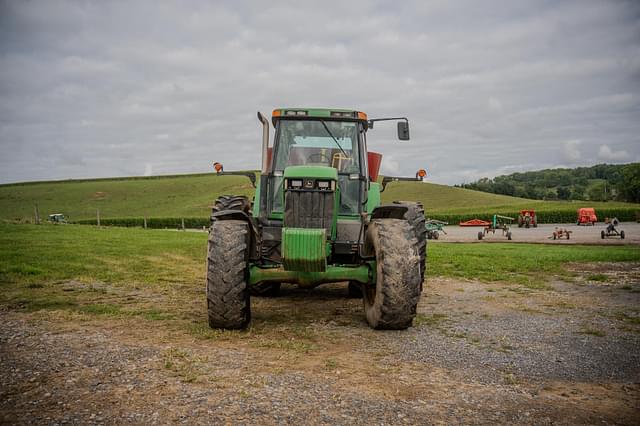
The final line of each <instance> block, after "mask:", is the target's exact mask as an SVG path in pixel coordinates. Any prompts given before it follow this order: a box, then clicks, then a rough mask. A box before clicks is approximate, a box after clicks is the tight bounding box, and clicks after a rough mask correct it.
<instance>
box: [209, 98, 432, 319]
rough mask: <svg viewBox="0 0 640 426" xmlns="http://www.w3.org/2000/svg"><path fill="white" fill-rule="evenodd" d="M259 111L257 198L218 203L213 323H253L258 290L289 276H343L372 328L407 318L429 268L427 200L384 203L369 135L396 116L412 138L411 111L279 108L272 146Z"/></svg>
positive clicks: (301, 279) (292, 279) (212, 238)
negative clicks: (387, 114) (375, 115)
mask: <svg viewBox="0 0 640 426" xmlns="http://www.w3.org/2000/svg"><path fill="white" fill-rule="evenodd" d="M258 119H259V120H260V122H261V123H262V130H263V133H262V167H261V171H260V180H259V183H258V187H257V189H256V193H255V197H254V202H253V203H252V202H250V201H249V200H248V199H247V197H243V196H223V197H220V198H218V200H216V202H215V206H214V208H213V211H212V216H211V218H212V225H211V227H210V230H209V245H208V256H207V305H208V317H209V326H210V327H212V328H225V329H242V328H246V327H247V325H248V324H249V321H250V319H251V307H250V296H251V294H255V293H268V294H270V295H276V294H277V292H278V289H279V288H280V283H283V282H286V283H295V284H297V285H298V286H299V287H304V288H313V287H316V286H318V285H321V284H324V283H330V282H344V281H346V282H348V283H349V286H348V289H349V293H350V294H351V295H358V294H360V295H361V297H363V302H364V311H365V315H366V319H367V322H368V323H369V325H370V326H371V327H373V328H376V329H405V328H407V327H410V326H411V324H412V322H413V319H414V317H415V315H416V307H417V304H418V300H419V299H420V293H421V290H422V282H423V279H424V271H425V260H426V241H427V228H426V226H425V217H424V209H423V207H422V205H421V204H420V203H415V202H394V203H393V204H390V205H381V203H380V192H381V185H380V184H379V183H377V182H376V180H377V177H378V172H379V169H380V162H381V159H382V155H381V154H378V153H375V152H367V143H366V139H365V135H366V133H367V132H368V131H370V130H371V129H372V128H373V125H374V123H375V122H376V121H383V120H395V121H398V138H399V139H400V140H409V122H408V120H407V119H406V118H404V117H402V118H384V119H373V120H370V119H368V118H367V115H366V114H365V113H363V112H359V111H353V110H344V109H309V108H283V109H276V110H274V111H273V114H272V117H271V122H272V124H273V126H274V127H275V141H274V144H273V146H271V147H270V146H269V120H268V119H267V118H266V117H265V116H264V115H262V114H261V113H258ZM370 143H371V141H370V140H369V144H370ZM220 169H222V167H220ZM221 172H222V170H220V172H218V174H219V175H220V174H223V173H224V174H229V173H227V172H223V173H221ZM420 175H422V176H420ZM423 177H424V174H422V173H419V176H417V178H418V179H422V178H423ZM395 179H398V178H395ZM393 180H394V178H392V179H391V181H393ZM398 180H400V179H398ZM402 180H406V178H403V179H402ZM410 180H417V179H413V178H412V179H410Z"/></svg>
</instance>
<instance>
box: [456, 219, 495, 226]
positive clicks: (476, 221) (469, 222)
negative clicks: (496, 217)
mask: <svg viewBox="0 0 640 426" xmlns="http://www.w3.org/2000/svg"><path fill="white" fill-rule="evenodd" d="M488 225H491V222H487V221H486V220H481V219H471V220H467V221H466V222H460V223H459V226H488Z"/></svg>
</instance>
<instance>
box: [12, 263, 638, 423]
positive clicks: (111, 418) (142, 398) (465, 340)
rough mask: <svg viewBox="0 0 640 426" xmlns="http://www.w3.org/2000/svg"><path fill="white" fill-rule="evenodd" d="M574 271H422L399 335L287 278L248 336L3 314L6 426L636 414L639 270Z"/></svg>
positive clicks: (261, 305)
mask: <svg viewBox="0 0 640 426" xmlns="http://www.w3.org/2000/svg"><path fill="white" fill-rule="evenodd" d="M594 270H597V271H598V272H599V273H601V274H604V275H606V276H607V277H610V279H607V280H606V281H604V282H603V281H599V282H591V281H588V279H587V277H588V276H589V274H591V273H592V272H593V271H594ZM575 271H576V273H577V274H578V278H576V280H575V281H574V282H572V283H566V282H555V283H553V289H550V290H538V291H530V290H528V289H523V288H520V287H514V286H512V285H509V284H491V285H489V284H483V283H478V282H475V281H458V280H450V279H432V280H429V281H428V283H427V286H426V288H425V293H424V294H423V297H422V300H421V303H420V306H419V316H418V318H417V320H416V326H415V327H413V328H411V329H410V330H408V331H404V332H376V331H373V330H370V329H369V328H368V327H367V326H366V323H365V322H364V319H363V314H362V306H361V301H359V300H357V299H346V298H345V295H346V290H345V288H344V286H328V287H321V288H318V289H316V290H314V291H312V292H308V291H303V290H298V289H294V288H292V287H285V288H284V289H283V294H282V296H281V297H279V298H276V299H266V298H263V299H255V303H254V308H253V311H254V322H255V323H256V324H258V326H257V328H256V329H255V330H252V331H249V332H245V333H227V334H225V333H221V334H213V335H205V338H202V336H200V337H198V335H195V334H193V333H189V332H186V331H185V328H184V327H183V326H182V324H177V323H173V322H171V321H153V322H152V321H142V320H132V319H122V318H109V317H98V318H96V317H95V316H77V315H71V314H69V313H65V312H59V311H39V312H33V313H27V312H18V311H6V310H5V311H2V312H0V320H1V321H2V324H3V327H2V328H0V365H1V367H0V384H1V386H0V422H2V423H22V424H42V423H44V424H123V423H124V424H148V423H185V424H220V423H234V424H256V423H258V424H303V423H304V424H367V425H368V424H405V423H406V424H443V423H444V424H451V423H465V424H487V423H492V424H494V423H501V424H514V423H519V424H521V423H526V424H552V423H553V424H575V423H588V424H593V423H596V422H597V423H609V424H637V423H638V421H637V419H638V412H640V403H639V401H640V324H639V322H640V321H639V320H640V309H639V307H640V264H630V265H629V264H626V265H624V266H620V265H619V264H611V265H581V266H576V269H575ZM203 309H204V308H203ZM200 315H202V312H196V313H194V318H199V317H200ZM194 321H195V320H194ZM195 325H200V323H197V324H195Z"/></svg>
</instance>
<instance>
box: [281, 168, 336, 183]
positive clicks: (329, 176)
mask: <svg viewBox="0 0 640 426" xmlns="http://www.w3.org/2000/svg"><path fill="white" fill-rule="evenodd" d="M284 178H285V179H292V178H293V179H295V178H316V179H326V180H334V181H337V180H338V171H337V170H336V169H334V168H333V167H326V166H289V167H287V168H286V169H284Z"/></svg>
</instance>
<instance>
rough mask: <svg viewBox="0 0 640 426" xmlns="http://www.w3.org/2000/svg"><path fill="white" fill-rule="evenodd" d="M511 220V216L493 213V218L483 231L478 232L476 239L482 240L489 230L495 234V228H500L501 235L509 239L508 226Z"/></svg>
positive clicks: (509, 231)
mask: <svg viewBox="0 0 640 426" xmlns="http://www.w3.org/2000/svg"><path fill="white" fill-rule="evenodd" d="M513 221H514V219H513V218H512V217H507V216H500V215H499V214H494V215H493V220H492V221H491V223H490V224H489V225H487V226H485V227H484V231H480V232H478V239H479V240H482V238H484V237H485V236H487V234H489V232H491V233H492V234H495V233H496V230H498V229H500V230H502V236H503V237H507V240H511V230H510V226H511V222H513Z"/></svg>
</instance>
